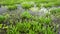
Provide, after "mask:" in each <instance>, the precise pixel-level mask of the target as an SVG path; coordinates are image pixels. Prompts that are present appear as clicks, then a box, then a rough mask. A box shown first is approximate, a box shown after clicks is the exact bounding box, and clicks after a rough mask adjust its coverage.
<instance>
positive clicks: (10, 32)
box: [0, 0, 60, 34]
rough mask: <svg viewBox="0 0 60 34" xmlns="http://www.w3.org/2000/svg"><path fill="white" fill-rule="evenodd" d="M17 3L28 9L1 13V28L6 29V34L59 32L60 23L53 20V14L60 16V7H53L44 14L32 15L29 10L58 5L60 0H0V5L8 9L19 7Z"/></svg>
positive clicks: (47, 33)
mask: <svg viewBox="0 0 60 34" xmlns="http://www.w3.org/2000/svg"><path fill="white" fill-rule="evenodd" d="M17 4H18V5H20V6H21V7H22V8H23V9H26V10H24V11H22V13H21V14H20V13H18V11H17V13H18V14H17V13H16V12H13V14H12V12H10V13H9V12H6V13H4V14H2V15H0V29H3V30H4V31H6V32H5V34H58V27H59V25H58V24H55V23H54V22H53V19H52V18H51V15H53V16H56V17H59V18H60V8H56V9H52V10H50V13H46V14H45V15H44V16H35V15H32V14H30V13H29V10H31V11H39V10H40V8H41V7H45V8H50V7H58V6H60V0H0V7H1V6H7V8H8V10H15V9H17V7H18V6H17ZM35 5H36V6H35ZM19 11H20V10H19ZM0 32H2V31H1V30H0Z"/></svg>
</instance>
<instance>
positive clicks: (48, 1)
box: [0, 0, 60, 9]
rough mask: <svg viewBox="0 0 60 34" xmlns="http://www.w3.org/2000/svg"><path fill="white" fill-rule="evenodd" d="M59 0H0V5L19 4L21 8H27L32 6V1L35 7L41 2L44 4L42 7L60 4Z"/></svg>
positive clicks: (39, 5)
mask: <svg viewBox="0 0 60 34" xmlns="http://www.w3.org/2000/svg"><path fill="white" fill-rule="evenodd" d="M59 1H60V0H4V1H3V0H2V1H0V5H14V4H15V5H16V4H20V5H21V6H22V7H23V8H25V9H28V8H30V7H33V6H34V3H35V4H36V5H37V7H41V4H44V7H46V8H48V7H52V6H60V3H59Z"/></svg>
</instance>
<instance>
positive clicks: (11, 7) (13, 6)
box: [7, 5, 17, 10]
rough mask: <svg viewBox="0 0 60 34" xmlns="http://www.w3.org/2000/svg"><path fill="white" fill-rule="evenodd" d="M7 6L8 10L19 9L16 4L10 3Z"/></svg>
mask: <svg viewBox="0 0 60 34" xmlns="http://www.w3.org/2000/svg"><path fill="white" fill-rule="evenodd" d="M7 7H8V10H14V9H17V6H15V5H9V6H7Z"/></svg>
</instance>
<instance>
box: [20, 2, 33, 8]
mask: <svg viewBox="0 0 60 34" xmlns="http://www.w3.org/2000/svg"><path fill="white" fill-rule="evenodd" d="M21 6H22V7H23V8H25V9H29V8H31V7H33V6H34V3H33V2H23V3H21Z"/></svg>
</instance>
